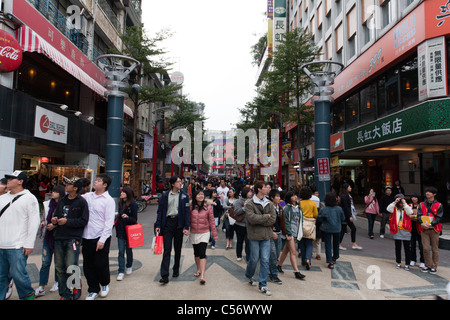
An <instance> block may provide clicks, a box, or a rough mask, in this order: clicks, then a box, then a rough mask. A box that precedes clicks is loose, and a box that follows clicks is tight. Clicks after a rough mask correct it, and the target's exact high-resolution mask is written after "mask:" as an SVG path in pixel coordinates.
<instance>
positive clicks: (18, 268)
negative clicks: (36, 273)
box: [0, 248, 34, 300]
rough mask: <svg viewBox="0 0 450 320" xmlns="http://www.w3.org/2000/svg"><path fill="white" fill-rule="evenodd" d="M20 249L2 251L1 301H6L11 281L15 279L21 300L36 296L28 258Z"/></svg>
mask: <svg viewBox="0 0 450 320" xmlns="http://www.w3.org/2000/svg"><path fill="white" fill-rule="evenodd" d="M22 250H23V249H22V248H20V249H0V300H4V299H5V296H6V290H7V289H8V283H9V279H10V278H13V279H14V283H15V285H16V289H17V294H18V295H19V298H20V299H25V298H26V297H28V296H30V295H31V294H34V289H33V288H32V287H31V280H30V277H29V276H28V273H27V270H26V265H27V258H28V257H27V256H25V255H24V254H23V253H22Z"/></svg>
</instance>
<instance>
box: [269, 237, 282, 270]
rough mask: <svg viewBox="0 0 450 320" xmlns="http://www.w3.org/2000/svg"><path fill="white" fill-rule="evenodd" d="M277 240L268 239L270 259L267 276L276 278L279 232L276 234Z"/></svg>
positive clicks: (279, 248) (279, 251)
mask: <svg viewBox="0 0 450 320" xmlns="http://www.w3.org/2000/svg"><path fill="white" fill-rule="evenodd" d="M277 235H278V239H277V240H274V239H270V259H269V270H270V272H269V274H270V276H271V277H278V258H279V257H280V253H281V232H277Z"/></svg>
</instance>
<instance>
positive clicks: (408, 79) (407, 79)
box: [400, 56, 419, 108]
mask: <svg viewBox="0 0 450 320" xmlns="http://www.w3.org/2000/svg"><path fill="white" fill-rule="evenodd" d="M400 79H401V93H402V94H401V97H402V107H403V108H405V107H408V106H410V105H412V104H414V103H416V102H417V101H418V96H419V93H418V84H417V81H418V70H417V56H415V57H413V58H412V59H410V60H408V61H406V62H405V63H404V64H403V65H402V66H401V67H400Z"/></svg>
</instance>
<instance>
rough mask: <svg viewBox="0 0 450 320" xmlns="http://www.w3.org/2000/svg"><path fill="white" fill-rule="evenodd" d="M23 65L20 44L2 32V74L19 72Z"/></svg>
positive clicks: (0, 48) (0, 62) (0, 36)
mask: <svg viewBox="0 0 450 320" xmlns="http://www.w3.org/2000/svg"><path fill="white" fill-rule="evenodd" d="M21 63H22V48H21V47H20V44H19V42H17V40H16V39H15V38H14V37H13V36H12V35H10V34H9V33H8V32H6V31H4V30H0V73H7V72H12V71H14V70H17V69H18V68H19V66H20V64H21Z"/></svg>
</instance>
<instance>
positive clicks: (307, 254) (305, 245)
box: [298, 238, 313, 265]
mask: <svg viewBox="0 0 450 320" xmlns="http://www.w3.org/2000/svg"><path fill="white" fill-rule="evenodd" d="M298 248H299V249H300V252H301V253H302V265H306V260H309V262H310V263H311V257H312V250H313V240H312V239H306V238H302V240H300V242H299V243H298Z"/></svg>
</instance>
